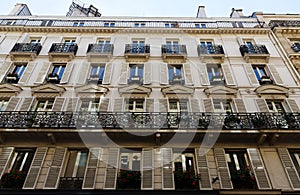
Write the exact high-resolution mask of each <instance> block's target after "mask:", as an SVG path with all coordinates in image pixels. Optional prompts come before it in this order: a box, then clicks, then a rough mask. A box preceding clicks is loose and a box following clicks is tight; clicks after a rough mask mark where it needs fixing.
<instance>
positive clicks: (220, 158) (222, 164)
mask: <svg viewBox="0 0 300 195" xmlns="http://www.w3.org/2000/svg"><path fill="white" fill-rule="evenodd" d="M214 153H215V159H216V162H217V170H218V174H219V180H220V185H221V189H232V188H233V187H232V182H231V179H230V174H229V169H228V164H227V161H226V158H225V151H224V149H223V148H215V149H214Z"/></svg>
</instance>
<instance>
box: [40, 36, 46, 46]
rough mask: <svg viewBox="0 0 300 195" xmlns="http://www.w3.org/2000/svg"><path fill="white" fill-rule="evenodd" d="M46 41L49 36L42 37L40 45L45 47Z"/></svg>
mask: <svg viewBox="0 0 300 195" xmlns="http://www.w3.org/2000/svg"><path fill="white" fill-rule="evenodd" d="M46 39H47V36H42V37H41V41H40V44H41V45H44V42H45V41H46Z"/></svg>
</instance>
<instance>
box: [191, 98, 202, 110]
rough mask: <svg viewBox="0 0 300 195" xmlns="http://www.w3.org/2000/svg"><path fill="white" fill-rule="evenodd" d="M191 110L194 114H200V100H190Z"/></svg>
mask: <svg viewBox="0 0 300 195" xmlns="http://www.w3.org/2000/svg"><path fill="white" fill-rule="evenodd" d="M190 104H191V110H192V112H200V107H199V100H198V99H190Z"/></svg>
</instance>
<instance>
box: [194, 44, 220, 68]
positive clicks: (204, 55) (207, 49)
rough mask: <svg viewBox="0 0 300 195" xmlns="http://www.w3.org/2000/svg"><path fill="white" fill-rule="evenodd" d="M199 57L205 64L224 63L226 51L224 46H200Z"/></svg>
mask: <svg viewBox="0 0 300 195" xmlns="http://www.w3.org/2000/svg"><path fill="white" fill-rule="evenodd" d="M197 50H198V55H199V57H200V59H201V61H202V62H204V63H218V64H222V63H224V57H225V54H224V50H223V46H222V45H211V46H203V45H198V48H197Z"/></svg>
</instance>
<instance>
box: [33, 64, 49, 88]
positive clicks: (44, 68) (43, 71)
mask: <svg viewBox="0 0 300 195" xmlns="http://www.w3.org/2000/svg"><path fill="white" fill-rule="evenodd" d="M50 65H51V64H50V63H49V62H44V63H43V66H42V68H41V70H40V72H39V73H38V77H37V79H36V81H35V83H43V82H44V81H45V78H46V75H47V73H48V72H49V69H50V67H51V66H50Z"/></svg>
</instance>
